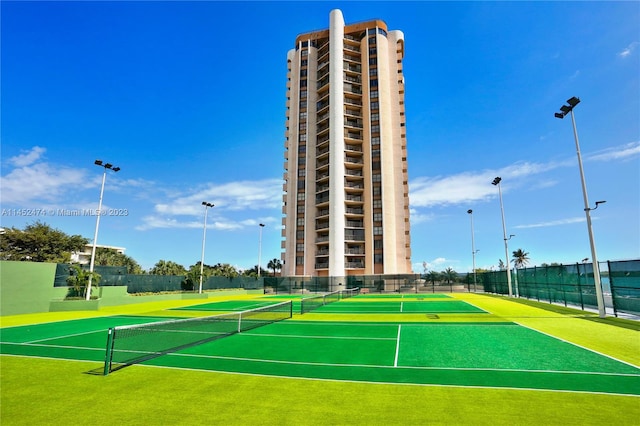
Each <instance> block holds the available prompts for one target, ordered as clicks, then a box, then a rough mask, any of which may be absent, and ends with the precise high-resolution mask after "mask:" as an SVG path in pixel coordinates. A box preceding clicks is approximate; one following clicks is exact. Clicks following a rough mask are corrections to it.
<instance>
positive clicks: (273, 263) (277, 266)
mask: <svg viewBox="0 0 640 426" xmlns="http://www.w3.org/2000/svg"><path fill="white" fill-rule="evenodd" d="M267 268H269V269H273V276H274V277H275V276H276V270H278V271H279V270H281V269H282V262H280V259H271V260H270V261H269V263H268V264H267Z"/></svg>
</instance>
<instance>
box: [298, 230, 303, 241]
mask: <svg viewBox="0 0 640 426" xmlns="http://www.w3.org/2000/svg"><path fill="white" fill-rule="evenodd" d="M296 239H297V240H304V231H296Z"/></svg>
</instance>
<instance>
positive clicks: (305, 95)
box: [300, 90, 307, 98]
mask: <svg viewBox="0 0 640 426" xmlns="http://www.w3.org/2000/svg"><path fill="white" fill-rule="evenodd" d="M300 97H301V98H306V97H307V91H306V90H301V91H300Z"/></svg>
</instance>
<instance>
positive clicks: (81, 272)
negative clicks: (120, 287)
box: [67, 265, 102, 297]
mask: <svg viewBox="0 0 640 426" xmlns="http://www.w3.org/2000/svg"><path fill="white" fill-rule="evenodd" d="M69 272H70V275H69V277H67V283H68V284H69V285H70V286H71V290H70V291H69V296H70V297H83V296H85V297H86V288H87V285H88V284H89V277H91V291H93V289H94V288H98V283H99V282H100V279H101V278H102V277H101V276H100V274H98V273H96V272H89V270H87V269H82V268H81V267H80V266H79V265H71V270H70V271H69Z"/></svg>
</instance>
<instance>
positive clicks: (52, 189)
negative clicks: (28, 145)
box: [0, 151, 93, 207]
mask: <svg viewBox="0 0 640 426" xmlns="http://www.w3.org/2000/svg"><path fill="white" fill-rule="evenodd" d="M32 152H33V151H32ZM14 158H16V157H14ZM25 158H26V157H25ZM30 158H32V159H33V157H30ZM20 161H23V162H27V160H26V159H24V160H20ZM88 186H93V184H91V183H90V182H88V181H87V178H86V173H85V171H84V170H76V169H69V168H64V167H51V166H50V165H49V164H47V163H39V164H31V165H28V166H24V167H20V168H16V169H13V170H12V171H11V172H9V173H8V174H7V175H5V176H2V177H0V188H1V189H2V195H1V198H2V202H3V203H7V204H15V205H20V206H22V207H26V206H27V204H28V203H29V202H33V201H42V200H44V201H54V200H58V199H60V197H61V194H63V193H64V192H65V191H67V190H70V189H74V188H75V189H77V188H80V187H81V188H85V187H88Z"/></svg>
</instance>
